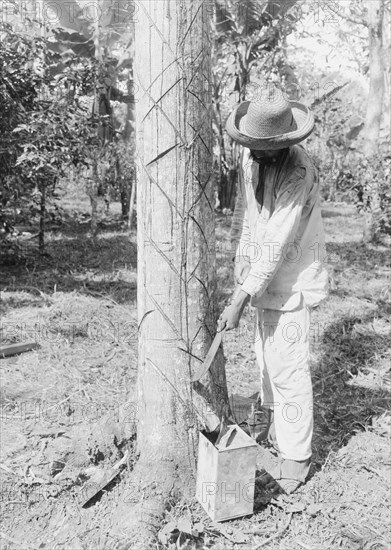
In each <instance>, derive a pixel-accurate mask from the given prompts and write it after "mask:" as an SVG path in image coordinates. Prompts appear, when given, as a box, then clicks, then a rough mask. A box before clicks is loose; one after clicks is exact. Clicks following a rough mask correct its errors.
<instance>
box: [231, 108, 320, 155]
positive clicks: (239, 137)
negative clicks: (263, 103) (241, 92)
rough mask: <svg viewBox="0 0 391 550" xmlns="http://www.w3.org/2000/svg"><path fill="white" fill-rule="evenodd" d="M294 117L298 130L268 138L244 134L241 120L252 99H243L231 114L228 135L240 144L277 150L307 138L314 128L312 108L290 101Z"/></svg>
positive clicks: (253, 147) (255, 148) (258, 148)
mask: <svg viewBox="0 0 391 550" xmlns="http://www.w3.org/2000/svg"><path fill="white" fill-rule="evenodd" d="M289 103H290V106H291V109H292V114H293V118H294V119H295V121H296V126H297V128H296V130H294V131H293V132H288V133H286V134H280V135H278V136H269V137H267V138H258V137H254V136H249V135H247V134H243V133H242V132H241V131H240V130H239V122H240V120H241V119H242V118H243V117H244V116H245V115H246V114H247V110H248V106H249V105H250V101H243V103H240V105H238V106H237V107H236V109H234V110H233V111H232V113H231V114H230V115H229V117H228V120H227V123H226V130H227V133H228V135H229V136H230V137H231V138H232V139H233V140H235V141H237V142H238V143H240V145H243V146H244V147H249V148H250V149H254V150H263V151H267V150H275V149H284V148H285V147H290V146H291V145H295V144H296V143H300V141H303V140H304V139H306V138H307V137H308V136H309V135H310V134H311V132H312V130H313V129H314V124H315V122H314V115H313V114H312V112H311V110H310V109H309V108H308V107H306V106H305V105H303V103H299V102H297V101H290V102H289Z"/></svg>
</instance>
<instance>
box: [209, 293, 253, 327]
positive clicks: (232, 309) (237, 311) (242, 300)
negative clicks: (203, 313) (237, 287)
mask: <svg viewBox="0 0 391 550" xmlns="http://www.w3.org/2000/svg"><path fill="white" fill-rule="evenodd" d="M249 299H250V296H249V295H248V294H247V292H244V291H243V290H241V291H240V292H239V294H238V296H237V298H235V300H234V301H233V302H232V304H230V305H229V306H228V307H226V308H225V310H224V311H223V313H222V314H221V315H220V317H219V321H218V324H217V332H220V331H222V330H223V329H225V330H232V329H234V328H237V327H238V326H239V321H240V318H241V316H242V313H243V310H244V308H245V306H246V304H247V302H248V301H249Z"/></svg>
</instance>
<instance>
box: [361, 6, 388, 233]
mask: <svg viewBox="0 0 391 550" xmlns="http://www.w3.org/2000/svg"><path fill="white" fill-rule="evenodd" d="M366 5H367V8H368V33H369V67H370V70H369V79H370V83H369V95H368V105H367V112H366V118H365V126H364V134H365V141H364V154H365V156H366V157H367V161H368V162H367V169H368V171H369V172H368V174H367V178H366V180H367V186H370V188H369V189H368V196H369V197H370V211H369V212H368V213H366V216H365V226H364V241H366V242H369V241H374V240H375V236H376V226H377V218H378V216H379V214H380V210H381V201H380V196H379V185H378V179H377V174H376V173H375V171H374V170H372V168H373V166H374V162H373V160H371V159H373V158H374V157H375V156H376V155H377V154H378V153H379V136H380V124H381V116H382V110H383V98H384V59H383V18H384V0H371V1H370V2H367V3H366Z"/></svg>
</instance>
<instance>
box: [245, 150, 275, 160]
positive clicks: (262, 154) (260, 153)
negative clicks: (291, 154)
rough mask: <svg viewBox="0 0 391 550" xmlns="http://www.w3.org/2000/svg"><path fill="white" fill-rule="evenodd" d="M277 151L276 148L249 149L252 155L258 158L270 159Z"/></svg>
mask: <svg viewBox="0 0 391 550" xmlns="http://www.w3.org/2000/svg"><path fill="white" fill-rule="evenodd" d="M278 152H279V151H278V150H277V151H255V150H253V149H251V154H252V156H253V157H254V158H256V159H258V160H262V159H271V158H273V157H276V156H277V155H278Z"/></svg>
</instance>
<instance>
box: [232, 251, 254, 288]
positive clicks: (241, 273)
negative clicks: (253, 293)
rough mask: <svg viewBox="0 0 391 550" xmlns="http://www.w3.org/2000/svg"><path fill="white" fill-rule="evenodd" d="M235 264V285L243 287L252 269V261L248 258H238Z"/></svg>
mask: <svg viewBox="0 0 391 550" xmlns="http://www.w3.org/2000/svg"><path fill="white" fill-rule="evenodd" d="M234 262H235V267H234V279H235V284H237V285H242V284H243V283H244V280H245V278H246V277H247V275H248V273H249V271H250V269H251V264H250V259H249V257H248V256H236V257H235V259H234Z"/></svg>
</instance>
